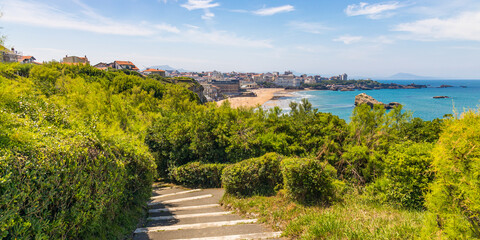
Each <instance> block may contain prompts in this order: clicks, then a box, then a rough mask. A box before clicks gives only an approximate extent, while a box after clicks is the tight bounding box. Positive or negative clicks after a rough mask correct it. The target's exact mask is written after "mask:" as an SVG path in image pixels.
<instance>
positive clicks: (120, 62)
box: [115, 61, 135, 66]
mask: <svg viewBox="0 0 480 240" xmlns="http://www.w3.org/2000/svg"><path fill="white" fill-rule="evenodd" d="M115 62H116V63H117V64H120V65H133V66H135V64H133V63H132V62H130V61H115Z"/></svg>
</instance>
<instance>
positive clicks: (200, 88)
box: [188, 80, 207, 103]
mask: <svg viewBox="0 0 480 240" xmlns="http://www.w3.org/2000/svg"><path fill="white" fill-rule="evenodd" d="M193 81H195V80H193ZM188 90H190V91H192V92H194V93H196V94H197V95H198V98H199V99H200V103H206V102H207V98H206V97H205V95H203V90H204V89H203V86H202V85H200V84H198V82H195V84H191V85H190V86H189V87H188Z"/></svg>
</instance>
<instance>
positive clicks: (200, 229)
mask: <svg viewBox="0 0 480 240" xmlns="http://www.w3.org/2000/svg"><path fill="white" fill-rule="evenodd" d="M223 193H224V190H223V189H184V188H180V187H176V186H174V187H164V188H156V189H155V190H154V192H153V196H152V198H151V200H150V201H149V203H148V206H149V208H150V209H149V216H148V219H147V223H146V224H145V226H143V227H141V228H137V229H136V230H135V234H134V238H133V239H135V240H144V239H154V240H155V239H159V240H160V239H161V240H167V239H177V240H180V239H181V240H187V239H188V240H199V239H204V240H220V239H221V240H233V239H281V238H280V235H281V232H273V231H271V230H269V229H268V228H266V227H265V226H263V225H261V224H258V223H256V222H257V219H243V218H242V217H240V216H238V215H236V214H233V213H231V212H228V211H225V210H224V209H223V208H222V207H221V206H220V205H219V204H218V203H219V201H220V198H221V197H222V196H223Z"/></svg>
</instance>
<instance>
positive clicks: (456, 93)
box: [264, 80, 480, 121]
mask: <svg viewBox="0 0 480 240" xmlns="http://www.w3.org/2000/svg"><path fill="white" fill-rule="evenodd" d="M378 82H382V83H398V84H402V85H406V84H410V83H415V84H419V85H427V86H428V88H422V89H380V90H367V91H365V90H357V91H352V92H341V91H324V90H321V91H299V92H294V93H293V94H292V95H293V96H292V97H286V98H282V99H280V100H272V101H269V102H267V103H265V104H264V108H267V109H268V108H271V107H272V105H277V106H278V107H280V108H282V110H283V112H289V111H290V108H289V106H288V105H289V103H290V102H291V101H295V102H299V101H300V100H301V99H302V98H307V99H308V100H309V101H310V102H311V103H312V105H313V107H314V108H316V109H318V110H319V111H320V112H329V113H332V114H334V115H337V116H339V117H340V118H342V119H345V120H346V121H349V119H350V116H351V114H352V111H353V108H354V106H355V105H354V101H355V96H356V95H358V94H360V93H366V94H368V95H370V96H372V97H373V98H375V99H377V100H378V101H381V102H383V103H389V102H399V103H401V104H402V105H403V109H404V110H407V111H411V112H412V114H413V117H419V118H422V119H424V120H432V119H435V118H442V117H443V116H444V115H445V114H454V113H455V112H456V113H458V114H460V113H462V112H464V111H465V110H469V109H474V110H478V109H479V108H480V80H383V81H382V80H378ZM440 85H451V86H453V87H451V88H438V87H439V86H440ZM462 86H464V87H462ZM434 96H448V97H450V98H445V99H434V98H433V97H434Z"/></svg>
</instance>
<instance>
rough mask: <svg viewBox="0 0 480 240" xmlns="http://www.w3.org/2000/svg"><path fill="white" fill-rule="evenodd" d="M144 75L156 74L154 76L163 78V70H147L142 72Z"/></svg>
mask: <svg viewBox="0 0 480 240" xmlns="http://www.w3.org/2000/svg"><path fill="white" fill-rule="evenodd" d="M142 73H143V74H144V75H152V74H156V75H160V76H162V77H165V70H160V69H153V68H149V69H147V70H145V71H143V72H142Z"/></svg>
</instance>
